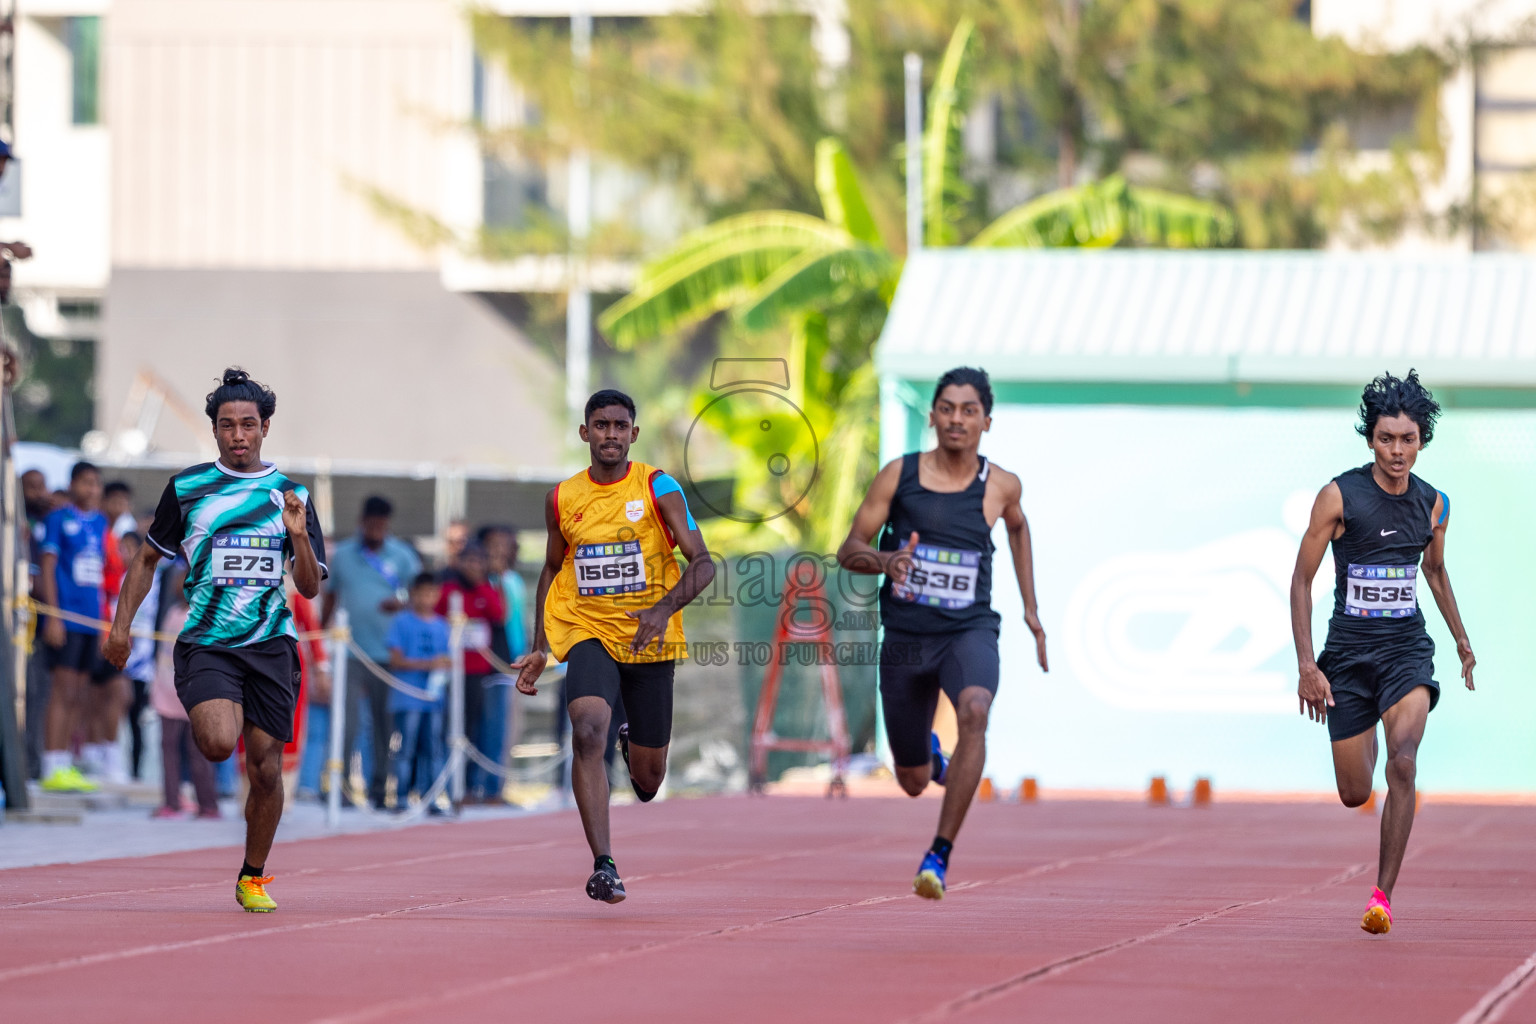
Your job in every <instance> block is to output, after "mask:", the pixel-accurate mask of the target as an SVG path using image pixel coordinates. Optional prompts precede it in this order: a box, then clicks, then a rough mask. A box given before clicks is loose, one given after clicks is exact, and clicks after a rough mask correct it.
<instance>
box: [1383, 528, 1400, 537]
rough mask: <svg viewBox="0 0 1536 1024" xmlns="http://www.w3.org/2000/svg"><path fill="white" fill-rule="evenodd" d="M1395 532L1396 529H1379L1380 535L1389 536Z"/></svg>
mask: <svg viewBox="0 0 1536 1024" xmlns="http://www.w3.org/2000/svg"><path fill="white" fill-rule="evenodd" d="M1396 532H1397V531H1396V530H1382V531H1381V535H1382V536H1383V537H1390V536H1392V535H1393V534H1394V533H1396Z"/></svg>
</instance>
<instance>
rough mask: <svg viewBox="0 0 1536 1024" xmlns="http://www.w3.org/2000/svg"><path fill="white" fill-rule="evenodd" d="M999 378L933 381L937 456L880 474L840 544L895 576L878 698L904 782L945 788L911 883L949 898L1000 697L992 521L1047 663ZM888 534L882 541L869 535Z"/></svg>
mask: <svg viewBox="0 0 1536 1024" xmlns="http://www.w3.org/2000/svg"><path fill="white" fill-rule="evenodd" d="M991 413H992V387H991V385H990V384H989V383H988V381H987V374H986V371H984V370H976V369H972V368H970V367H960V368H958V369H954V370H951V371H949V372H948V373H946V374H945V375H944V376H943V377H942V378H940V380H939V384H938V387H937V388H935V390H934V397H933V409H932V411H931V412H930V413H929V416H928V422H929V425H930V426H932V427H933V428H934V430H935V432H936V433H937V435H938V447H937V448H936V449H935V450H933V451H931V452H922V453H917V452H913V453H911V454H908V455H905V456H903V457H902V458H900V459H897V460H895V461H893V462H891V463H889V464H888V465H887V466H885V468H883V469H882V470H880V473H879V475H878V476H876V477H875V481H874V483H873V484H871V485H870V488H869V493H868V494H866V495H865V497H864V502H863V504H861V505H860V506H859V510H858V512H857V514H856V515H855V516H854V521H853V528H852V529H851V530H850V531H849V533H848V538H847V540H845V541H843V545H842V547H841V548H839V549H838V553H837V558H838V562H839V564H841V565H842V566H843V567H844V568H846V569H849V570H851V571H853V572H864V573H872V574H879V573H884V574H885V582H884V584H883V585H882V586H881V589H880V617H881V621H882V624H883V626H884V627H885V636H884V638H883V640H882V643H881V649H880V700H881V705H882V707H883V709H884V711H885V731H886V735H887V736H888V737H889V740H890V744H891V753H892V755H893V756H894V758H895V761H896V778H897V781H898V782H900V783H901V788H902V789H904V790H906V792H907V793H908V794H910V795H911V796H917V795H918V794H919V793H921V792H922V791H923V790H924V789H926V788H927V786H928V783H929V782H930V781H934V782H937V783H939V784H940V785H942V786H945V787H946V788H945V792H944V805H943V808H942V809H941V811H940V812H939V829H938V834H937V835H936V836H935V837H934V841H933V846H932V847H931V848H930V849H929V850H928V852H927V854H926V855H925V856H924V857H923V863H922V866H921V867H920V868H919V869H918V873H917V878H916V879H915V880H914V881H913V885H912V887H913V891H914V892H916V893H917V894H918V895H919V896H925V897H927V898H929V899H942V898H943V896H944V879H945V874H946V872H947V871H948V868H949V854H950V850H951V849H952V848H953V846H954V842H955V836H956V834H958V833H959V831H960V824H961V822H962V821H964V820H965V812H966V810H967V809H968V808H969V807H970V804H971V797H972V796H973V795H974V794H975V792H976V787H977V785H978V784H979V783H980V781H981V774H982V767H983V765H984V764H985V763H986V743H987V718H988V715H989V713H990V710H991V707H992V698H993V696H994V695H995V694H996V693H997V682H998V654H997V637H998V629H999V627H1000V624H1001V619H1000V617H999V616H998V614H997V612H995V611H993V610H992V551H993V548H992V527H993V525H994V524H996V522H997V520H998V519H999V518H1001V519H1002V520H1003V522H1004V524H1005V526H1006V528H1007V530H1008V546H1009V549H1010V550H1011V552H1012V554H1013V568H1014V573H1015V575H1016V576H1017V577H1018V582H1019V591H1020V593H1021V594H1022V595H1023V597H1024V621H1025V623H1026V624H1027V625H1028V626H1029V628H1030V630H1031V631H1032V632H1033V633H1034V635H1035V647H1036V654H1037V657H1038V658H1039V661H1040V668H1041V669H1042V670H1044V669H1045V668H1046V658H1045V630H1044V629H1043V628H1042V627H1041V625H1040V618H1039V615H1038V614H1037V613H1036V610H1035V583H1034V568H1033V565H1032V561H1031V553H1030V540H1029V522H1028V521H1027V520H1026V519H1025V518H1024V512H1023V510H1022V509H1021V508H1020V507H1019V496H1020V493H1021V490H1022V488H1021V485H1020V483H1019V478H1018V477H1016V476H1014V475H1013V474H1012V473H1010V472H1008V471H1007V470H1005V469H1000V468H999V467H997V466H996V465H994V464H992V463H991V462H989V461H988V460H987V459H985V458H983V457H982V456H981V455H980V454H978V449H979V448H980V445H981V435H982V433H983V432H985V431H986V430H988V429H989V428H990V427H991V425H992V420H991ZM877 534H879V535H880V537H879V548H878V549H876V548H875V547H873V546H871V544H870V541H871V540H874V539H875V537H876V535H877ZM941 690H942V691H943V692H944V693H945V694H946V695H947V696H948V697H949V699H950V701H951V702H952V703H953V704H954V706H955V712H956V719H957V724H958V726H959V740H958V742H957V744H956V746H955V751H954V754H953V756H952V757H951V758H949V759H946V758H945V757H944V755H943V753H942V752H941V751H940V750H939V744H938V737H937V736H935V735H934V734H933V731H932V730H933V715H934V711H935V710H936V709H937V707H938V701H939V691H941Z"/></svg>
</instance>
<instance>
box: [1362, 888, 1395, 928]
mask: <svg viewBox="0 0 1536 1024" xmlns="http://www.w3.org/2000/svg"><path fill="white" fill-rule="evenodd" d="M1360 927H1361V928H1364V929H1365V930H1366V931H1368V932H1370V933H1371V934H1372V935H1385V934H1387V932H1389V931H1391V930H1392V905H1391V904H1390V903H1388V902H1387V895H1386V893H1384V892H1382V891H1381V890H1380V889H1372V890H1371V902H1369V903H1367V904H1366V905H1365V916H1364V917H1362V918H1361V919H1360Z"/></svg>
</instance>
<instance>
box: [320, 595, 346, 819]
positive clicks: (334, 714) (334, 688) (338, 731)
mask: <svg viewBox="0 0 1536 1024" xmlns="http://www.w3.org/2000/svg"><path fill="white" fill-rule="evenodd" d="M335 629H336V634H335V636H333V637H332V638H331V756H330V759H329V760H328V761H327V762H326V767H325V774H326V778H328V779H329V780H330V787H331V789H330V792H329V793H327V794H326V802H325V823H326V824H327V825H328V826H330V827H331V828H340V827H341V787H342V786H344V785H346V765H347V751H346V749H345V746H346V735H347V637H348V635H349V634H348V631H347V612H346V609H344V608H338V609H337V611H336V626H335Z"/></svg>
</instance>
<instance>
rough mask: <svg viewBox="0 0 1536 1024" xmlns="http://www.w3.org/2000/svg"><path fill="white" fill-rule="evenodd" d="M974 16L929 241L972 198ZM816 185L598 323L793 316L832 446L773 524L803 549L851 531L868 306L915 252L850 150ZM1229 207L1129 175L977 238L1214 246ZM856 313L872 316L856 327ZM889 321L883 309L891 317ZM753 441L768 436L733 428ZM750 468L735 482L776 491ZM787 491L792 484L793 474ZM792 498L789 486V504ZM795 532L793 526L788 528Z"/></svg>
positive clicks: (651, 335)
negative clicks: (885, 227) (965, 142)
mask: <svg viewBox="0 0 1536 1024" xmlns="http://www.w3.org/2000/svg"><path fill="white" fill-rule="evenodd" d="M974 35H975V26H974V24H973V23H972V22H971V21H970V20H969V19H965V20H963V21H962V22H961V23H960V24H959V26H958V27H957V28H956V29H955V31H954V34H953V35H952V36H951V38H950V42H949V45H948V47H947V48H946V50H945V54H944V59H943V61H942V62H941V64H940V66H939V72H938V75H937V77H936V79H935V81H934V84H933V87H932V89H931V90H930V92H929V97H928V123H927V126H926V129H925V132H924V138H923V149H924V157H925V159H924V161H923V172H924V173H923V176H924V180H923V192H924V197H925V211H926V214H927V216H926V218H925V220H926V223H925V225H924V235H925V241H926V242H927V243H928V244H930V245H945V244H952V243H953V242H954V241H956V239H955V238H954V237H953V235H954V233H955V228H954V226H953V222H952V219H951V217H950V216H949V211H951V210H952V209H954V208H955V206H956V205H957V203H958V202H961V201H963V200H964V199H965V198H966V197H967V189H968V186H967V185H966V183H965V181H964V178H963V177H962V175H961V173H960V170H961V161H962V158H963V150H962V145H961V131H960V128H961V118H962V116H963V111H964V110H965V108H966V106H967V105H968V102H969V93H970V85H969V81H968V79H969V74H968V67H969V60H968V54H969V52H970V49H971V46H972V44H973V38H974ZM815 161H816V175H815V180H816V190H817V193H818V195H819V196H820V199H821V204H822V211H823V216H822V217H819V218H818V217H813V216H810V215H809V214H803V213H796V212H791V211H784V210H771V211H763V212H754V213H746V214H740V215H737V216H734V217H727V218H725V219H723V220H720V221H717V222H715V223H713V224H710V225H707V226H706V227H704V228H701V229H699V230H698V231H695V232H693V233H692V234H690V235H688V236H686V237H684V238H683V239H682V240H680V241H679V242H678V243H677V245H675V246H674V247H673V248H672V249H671V250H669V251H667V252H665V253H663V254H662V255H660V256H658V257H656V258H655V259H654V260H652V261H651V262H649V263H648V264H646V265H645V266H644V267H643V268H642V269H641V271H640V274H639V277H638V279H637V280H636V283H635V286H634V289H633V290H632V291H631V292H630V293H629V294H628V295H627V296H626V297H624V298H623V299H621V300H620V301H618V302H617V303H615V304H614V305H612V306H610V307H609V308H608V310H607V311H606V312H605V313H604V314H603V316H602V317H601V319H600V321H599V323H600V326H601V328H602V330H603V331H604V333H605V334H606V335H607V336H608V337H609V338H610V339H611V340H612V341H613V343H614V345H615V346H617V347H618V348H621V349H632V348H634V347H636V346H638V345H641V344H644V343H646V342H649V341H652V340H654V339H657V338H660V337H662V336H665V335H668V334H672V333H674V332H677V331H680V330H683V329H686V328H688V327H690V326H692V325H695V324H698V323H700V322H702V321H703V320H705V319H707V318H709V317H711V316H714V315H716V314H719V313H729V315H730V316H731V318H732V319H733V320H734V321H735V323H736V324H738V325H739V326H740V327H742V328H744V329H745V330H746V331H748V332H763V331H768V330H770V329H773V328H777V327H783V326H785V325H787V326H789V328H790V330H791V337H792V345H791V349H790V359H789V363H790V366H791V367H792V370H793V372H794V376H795V378H796V380H795V383H796V384H797V385H798V391H799V394H800V395H801V396H803V406H802V408H803V411H804V413H805V415H806V418H807V419H808V420H809V421H810V424H811V427H812V430H813V431H814V432H815V433H816V435H817V436H818V437H819V438H822V439H824V440H825V442H826V443H825V444H824V445H823V446H821V448H820V449H818V451H817V455H818V456H819V459H820V465H821V477H822V486H821V487H820V488H819V489H817V490H815V491H813V492H812V493H811V494H810V495H807V496H805V497H803V498H801V499H800V500H798V501H796V503H795V507H794V508H792V509H791V512H790V514H789V515H787V516H785V517H784V519H786V520H788V522H787V523H786V522H778V523H777V524H776V526H775V528H776V529H777V530H778V532H779V534H780V535H781V536H782V537H783V539H784V540H786V541H788V542H790V543H792V544H801V545H805V544H814V545H821V546H822V547H823V549H826V546H827V545H832V544H835V543H836V542H837V540H838V539H840V536H839V533H838V531H840V530H842V529H845V528H846V523H847V522H848V521H849V520H850V518H851V516H852V512H853V508H854V506H855V505H856V504H857V502H858V490H857V481H858V480H860V479H866V478H867V477H868V476H869V473H870V470H872V468H873V467H872V462H873V459H874V455H875V445H874V439H875V436H876V435H875V430H876V417H875V413H876V409H877V400H878V394H877V386H876V380H875V375H874V368H873V365H872V363H871V360H870V354H871V350H872V348H873V345H874V342H875V339H876V338H877V337H878V334H879V324H878V323H875V324H874V326H873V329H872V330H871V329H868V324H869V321H870V319H871V318H870V317H869V312H870V309H871V307H874V308H875V309H876V310H878V311H879V312H880V313H882V314H883V312H884V311H886V310H888V309H889V306H890V301H891V298H892V296H893V295H894V294H895V290H896V282H897V281H898V279H899V278H900V275H901V267H902V259H901V257H900V256H898V255H897V254H896V252H894V251H893V250H892V249H891V247H890V246H888V245H887V244H886V242H885V241H884V239H882V238H881V235H880V231H879V229H878V227H877V226H876V223H875V219H874V217H873V216H872V215H871V213H870V208H869V204H868V202H867V201H866V199H865V193H864V190H863V189H862V187H861V186H860V183H859V179H858V175H857V173H856V171H855V169H854V166H853V162H852V160H851V159H850V157H849V155H848V152H847V150H846V149H845V148H844V147H843V145H842V143H841V142H839V141H838V140H837V139H835V138H824V139H822V140H821V141H820V142H819V143H818V144H817V146H816V151H815ZM1232 233H1233V224H1232V217H1231V215H1230V214H1229V213H1228V211H1227V210H1226V209H1225V208H1224V207H1222V206H1220V205H1219V204H1216V203H1211V202H1207V201H1205V200H1200V199H1195V198H1192V197H1188V196H1180V195H1175V194H1173V193H1168V192H1161V191H1157V190H1153V189H1144V188H1139V187H1136V186H1132V185H1128V184H1127V183H1126V181H1125V180H1124V179H1123V178H1121V177H1119V176H1118V175H1116V176H1113V177H1109V178H1106V179H1104V180H1102V181H1098V182H1093V183H1090V184H1086V185H1081V186H1078V187H1075V188H1066V189H1059V190H1057V191H1054V192H1050V193H1047V194H1045V195H1042V196H1039V197H1038V198H1036V199H1033V200H1031V201H1030V202H1027V203H1025V204H1023V205H1021V206H1019V207H1016V208H1015V209H1012V210H1010V211H1008V212H1006V213H1004V214H1003V215H1002V216H1000V217H998V218H997V219H996V220H995V221H993V222H992V223H991V224H990V225H988V226H987V227H986V228H985V229H983V230H982V231H981V232H980V233H979V234H978V235H976V237H974V238H973V239H971V241H970V245H971V246H975V247H994V248H996V247H1031V248H1033V247H1062V246H1076V247H1108V246H1114V245H1141V246H1165V247H1174V248H1182V247H1209V246H1215V245H1222V244H1226V243H1228V242H1229V241H1230V240H1231V238H1232ZM850 318H852V319H854V320H856V321H859V322H858V323H854V324H849V323H847V322H846V321H848V320H849V319H850ZM876 319H879V320H883V316H880V317H877V318H876ZM730 436H731V437H732V438H733V439H744V440H739V441H738V442H737V443H739V444H740V445H741V446H742V447H743V448H745V449H746V450H747V451H746V453H745V454H748V455H750V456H752V457H750V458H747V459H745V460H743V462H742V463H741V464H742V465H743V466H746V467H756V466H760V465H761V464H763V462H764V460H765V458H766V457H767V455H768V453H767V452H766V449H765V451H763V452H758V451H756V450H755V445H757V443H758V442H757V439H758V437H759V432H755V431H752V430H749V429H744V430H740V431H733V432H731V434H730ZM774 485H775V481H774V480H772V479H770V478H769V477H767V476H765V475H764V474H762V473H760V472H756V471H754V470H753V469H751V468H748V470H747V471H746V472H745V473H744V474H743V475H741V476H738V480H737V488H738V492H740V491H742V490H743V489H752V488H762V487H772V486H774ZM786 486H788V485H786ZM794 497H795V496H794V495H786V498H787V499H789V500H793V499H794ZM785 527H788V529H786V528H785Z"/></svg>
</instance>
